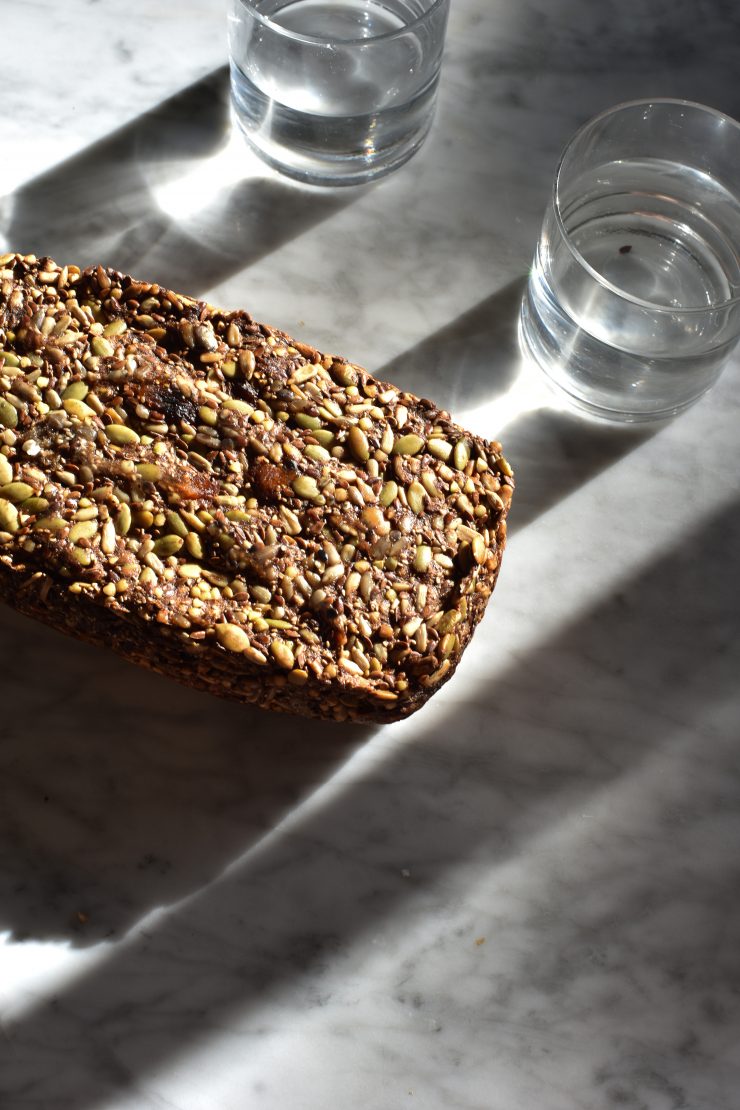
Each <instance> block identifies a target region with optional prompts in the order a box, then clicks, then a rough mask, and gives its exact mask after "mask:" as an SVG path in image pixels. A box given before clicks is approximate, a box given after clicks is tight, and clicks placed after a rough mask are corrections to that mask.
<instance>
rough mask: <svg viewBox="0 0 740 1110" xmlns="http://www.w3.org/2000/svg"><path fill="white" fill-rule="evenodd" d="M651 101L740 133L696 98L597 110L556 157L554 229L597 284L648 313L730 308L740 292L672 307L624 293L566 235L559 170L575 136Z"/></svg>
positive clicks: (736, 125)
mask: <svg viewBox="0 0 740 1110" xmlns="http://www.w3.org/2000/svg"><path fill="white" fill-rule="evenodd" d="M653 104H668V105H672V106H673V107H681V108H697V109H698V110H699V111H700V112H702V113H704V114H705V115H708V116H715V117H716V118H717V119H719V120H722V122H723V123H727V124H729V125H730V126H731V127H733V128H734V129H735V131H737V132H738V134H739V135H740V123H739V122H738V121H737V120H736V119H733V117H732V116H728V115H727V114H726V113H725V112H720V111H719V109H718V108H710V107H709V106H708V105H706V104H700V103H699V102H698V101H697V100H681V99H679V98H677V97H671V96H652V97H645V98H643V99H640V100H624V101H622V102H621V103H619V104H614V105H613V106H612V107H611V108H605V109H604V111H603V112H599V113H598V114H597V115H595V116H593V117H592V118H591V119H589V120H586V122H585V123H583V124H581V126H580V127H579V128H578V129H577V130H576V131H575V132H574V134H573V135H572V136H571V137H570V139H569V140H568V142H567V143H566V144H565V147H564V148H563V152H562V154H561V155H560V158H559V160H558V167H557V170H556V171H555V180H554V181H553V186H552V207H553V211H554V213H555V221H556V223H557V226H558V229H559V231H560V234H561V235H562V237H563V241H564V243H565V245H566V246H567V248H568V250H569V251H570V252H571V254H572V255H573V257H574V258H575V260H576V262H577V263H578V264H579V265H580V266H582V267H583V269H584V270H586V271H587V272H588V273H589V274H590V275H591V277H593V278H594V280H595V281H596V282H597V283H598V284H599V285H601V286H603V288H604V289H607V290H608V291H609V292H610V293H614V294H615V295H616V296H618V297H620V298H621V299H622V300H623V301H627V302H628V303H629V304H633V305H636V306H637V307H638V308H645V309H649V310H650V311H651V312H655V313H664V312H671V313H673V314H676V313H679V314H681V315H687V314H689V313H700V312H720V311H722V310H723V309H727V308H732V307H733V305H737V304H740V291H738V292H737V293H736V294H735V296H734V297H728V298H727V299H726V300H724V301H718V302H717V303H716V304H705V305H694V306H691V307H688V308H676V307H675V305H666V304H657V303H656V302H655V301H646V300H643V299H642V298H641V297H635V296H634V295H633V294H632V293H627V292H626V291H625V290H624V289H620V288H619V286H618V285H615V284H614V283H613V282H611V281H609V279H608V278H605V277H604V276H603V274H600V273H599V272H598V270H595V269H594V268H593V266H591V264H590V263H588V262H587V261H586V259H585V258H584V257H583V255H582V254H581V252H580V251H579V250H578V248H577V247H576V246H575V245H574V243H573V242H572V240H571V237H570V234H569V233H568V231H567V229H566V227H565V224H564V223H563V219H562V216H561V215H560V200H559V185H560V177H561V173H562V171H563V167H564V163H565V159H566V158H567V156H568V154H569V153H570V151H571V149H572V147H573V146H574V145H575V143H576V142H577V141H578V139H580V138H581V136H582V135H584V134H585V133H586V132H587V131H589V130H590V129H591V128H592V127H594V125H595V124H597V123H600V122H601V121H602V120H605V119H607V118H608V117H609V116H615V115H616V114H617V113H618V112H622V111H624V110H625V109H626V108H646V107H648V106H652V105H653Z"/></svg>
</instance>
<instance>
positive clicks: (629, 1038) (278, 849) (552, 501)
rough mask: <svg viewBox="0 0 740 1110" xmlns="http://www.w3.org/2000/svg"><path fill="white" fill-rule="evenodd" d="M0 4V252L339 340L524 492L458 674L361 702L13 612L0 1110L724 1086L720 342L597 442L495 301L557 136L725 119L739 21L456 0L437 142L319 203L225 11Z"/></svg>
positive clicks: (738, 406)
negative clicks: (222, 683) (632, 123)
mask: <svg viewBox="0 0 740 1110" xmlns="http://www.w3.org/2000/svg"><path fill="white" fill-rule="evenodd" d="M3 29H4V31H5V33H6V34H5V39H6V41H7V42H8V43H11V44H12V46H13V49H12V50H11V51H10V55H9V57H8V58H7V59H6V63H5V67H4V71H3V72H4V85H3V90H4V91H3V111H2V114H1V115H0V134H2V138H3V152H4V170H3V176H2V179H1V183H0V241H1V242H2V243H3V244H7V245H10V246H13V247H14V248H21V249H24V250H27V251H35V252H37V253H39V254H41V253H51V254H52V255H54V256H56V257H57V258H58V259H60V260H62V259H64V260H68V261H78V262H81V263H88V262H91V261H93V260H96V261H97V260H100V259H102V260H103V261H105V262H107V263H110V264H113V265H116V266H119V267H121V268H124V269H127V270H130V271H133V272H135V273H140V274H142V275H144V276H152V277H156V278H157V279H158V280H160V281H162V282H166V283H171V284H173V285H175V286H177V287H179V288H181V289H183V290H184V291H190V292H193V293H197V294H200V295H203V296H207V297H208V298H209V299H210V300H212V301H214V302H218V303H222V304H225V305H234V306H237V305H239V306H245V307H248V308H250V309H251V311H253V312H254V314H255V315H256V316H258V317H259V318H261V319H265V320H268V321H270V322H271V323H274V324H276V325H278V326H281V327H284V328H286V329H287V330H289V331H291V332H293V333H294V334H298V335H301V336H303V337H304V338H307V339H310V340H312V341H314V342H315V343H317V344H318V345H319V346H322V347H323V348H325V349H329V350H335V351H341V352H343V353H346V354H348V355H350V356H351V357H353V358H355V359H357V360H358V361H361V362H364V363H365V364H366V365H368V366H369V367H370V368H372V369H373V370H374V371H376V372H378V373H379V374H381V375H382V376H385V377H387V378H389V379H392V380H394V381H397V382H399V383H401V384H403V385H404V386H406V387H407V388H411V389H413V390H415V391H416V392H420V393H425V394H428V395H430V396H432V397H434V398H435V400H437V401H439V402H441V403H442V404H444V405H446V406H448V407H449V408H450V409H451V410H452V411H453V412H454V413H455V415H456V416H457V417H458V418H460V419H463V420H464V421H465V422H467V423H468V425H469V426H470V427H471V428H474V429H475V430H476V431H478V432H481V433H483V434H487V435H490V436H492V437H497V436H499V435H500V436H501V438H502V439H503V440H504V442H505V444H506V448H507V455H508V456H509V457H510V458H511V459H512V461H513V463H514V465H515V467H516V470H517V476H518V490H517V495H516V499H515V509H514V511H513V513H512V518H511V540H510V547H509V551H508V553H507V556H506V558H505V561H504V569H503V572H502V576H501V581H500V583H499V586H498V587H497V590H496V594H495V596H494V600H493V602H492V605H491V608H490V610H489V612H488V614H487V616H486V618H485V620H484V622H483V624H482V625H481V627H480V629H479V630H478V632H477V633H476V636H475V639H474V642H473V644H472V645H471V647H470V649H469V651H468V653H467V655H466V657H465V659H464V661H463V664H462V665H461V667H460V670H459V672H458V674H457V675H456V676H455V679H454V681H453V682H452V683H451V684H450V685H448V686H447V687H445V689H444V691H443V692H442V693H441V694H440V695H439V697H438V698H435V699H433V701H432V702H431V703H430V704H429V705H428V706H427V707H426V708H425V709H424V710H423V711H422V712H421V713H419V714H418V715H416V716H414V717H413V718H411V719H410V720H409V721H407V722H405V723H403V724H401V725H397V726H391V727H387V728H385V729H377V728H369V727H367V728H358V727H354V728H352V727H344V726H338V725H337V726H331V725H327V724H325V723H321V722H305V721H299V720H296V719H294V718H291V717H279V716H270V715H267V714H265V713H263V712H260V711H257V710H250V709H245V708H244V707H241V706H235V705H231V704H229V703H225V702H219V701H215V700H213V699H210V698H208V697H206V696H205V695H202V694H198V693H195V692H192V691H188V690H186V689H184V688H181V687H179V686H178V685H176V684H174V683H171V682H167V681H165V680H163V679H160V678H158V677H156V676H153V675H148V674H146V673H143V672H140V671H138V670H137V669H135V668H133V667H131V666H130V665H128V664H126V663H123V662H121V661H120V660H118V659H116V657H115V656H113V655H109V654H105V653H102V652H96V651H94V650H92V649H91V648H89V647H87V646H85V645H81V644H76V643H73V642H69V641H66V640H64V639H63V638H62V637H60V636H58V635H57V634H55V633H53V632H51V631H49V630H47V629H44V628H43V627H41V626H37V625H34V624H32V623H30V622H28V621H26V620H24V619H22V618H20V617H19V616H16V615H14V614H13V613H10V612H3V613H2V614H1V615H0V704H1V705H2V713H0V940H2V943H1V944H0V1107H2V1108H3V1110H5V1108H6V1107H7V1108H8V1110H16V1108H17V1110H23V1108H25V1107H28V1108H31V1107H33V1108H39V1107H43V1108H44V1110H47V1108H48V1110H149V1108H151V1110H155V1108H156V1110H163V1108H165V1107H166V1108H168V1110H251V1108H252V1107H254V1108H259V1110H285V1108H288V1107H289V1108H290V1110H326V1108H327V1107H345V1106H346V1107H353V1108H358V1110H400V1108H407V1107H413V1106H417V1107H423V1108H424V1110H450V1108H454V1110H530V1108H536V1110H736V1107H737V1105H738V1091H740V947H739V946H738V943H737V938H738V930H739V929H740V893H739V892H740V881H739V880H740V874H739V872H740V864H739V863H738V859H740V855H739V854H738V846H739V845H740V817H739V816H738V814H739V813H740V806H739V805H738V801H739V800H740V799H739V794H740V748H739V746H738V745H739V744H740V688H739V687H738V680H737V676H738V673H740V646H739V645H740V636H739V635H738V632H739V626H740V592H739V591H738V588H737V566H738V558H737V551H738V549H739V548H740V480H739V477H738V475H739V466H738V448H737V441H738V439H737V429H738V423H739V420H740V385H739V384H738V373H739V371H740V359H738V357H735V358H734V359H733V361H732V362H731V364H730V366H729V367H728V369H727V371H726V372H725V374H724V376H723V378H722V380H721V382H720V383H719V385H718V386H717V387H716V388H715V390H714V391H713V392H712V393H711V394H710V395H709V396H708V397H706V398H705V399H704V400H703V401H701V402H700V403H699V404H698V405H697V406H695V407H694V408H693V409H691V410H690V411H689V412H687V413H686V414H684V415H683V416H681V417H680V418H679V419H677V420H675V421H673V422H670V423H668V424H665V425H661V426H653V427H647V428H642V429H636V430H635V429H632V430H630V429H621V428H612V427H608V426H606V425H601V424H595V423H591V422H588V421H586V420H584V419H582V418H581V417H580V416H577V415H575V414H573V413H571V412H569V411H568V410H567V409H565V408H564V407H563V406H562V404H560V403H559V401H558V400H557V398H555V397H554V396H553V395H552V394H550V392H549V391H548V390H547V389H546V388H545V387H544V386H543V384H542V382H541V380H540V378H539V377H538V375H537V374H536V373H535V372H534V371H533V370H532V369H531V368H530V367H528V366H526V365H523V363H522V360H521V358H520V356H519V353H518V348H517V343H516V328H515V324H516V312H517V307H518V302H519V298H520V296H521V291H522V287H523V281H524V277H525V274H526V271H527V268H528V265H529V261H530V256H531V252H532V249H533V246H534V243H535V241H536V238H537V234H538V230H539V223H540V219H541V215H542V211H543V208H544V205H545V202H546V199H547V195H548V191H549V188H550V182H551V179H552V173H553V171H554V168H555V165H556V162H557V156H558V151H559V150H560V148H561V147H562V144H563V142H564V141H565V140H566V139H567V138H568V136H569V135H570V134H571V133H572V131H573V130H574V128H575V127H576V126H578V124H579V123H581V122H582V121H583V120H585V119H586V118H587V117H588V116H589V115H591V114H593V113H594V112H596V111H598V110H599V109H601V108H603V107H606V106H608V105H609V104H612V103H615V102H616V101H619V100H624V99H631V98H634V97H639V96H645V95H668V96H685V97H686V98H688V99H695V100H700V101H704V102H706V103H709V104H712V105H714V106H715V107H717V108H720V109H723V110H725V111H727V112H730V113H731V114H734V115H736V116H737V115H740V94H739V93H738V86H737V80H736V73H737V68H738V63H739V62H740V46H738V42H739V41H740V40H739V39H738V32H739V31H740V13H739V11H738V9H737V7H736V6H735V5H734V4H731V3H729V2H725V0H705V2H704V3H702V4H701V5H699V6H698V7H697V6H696V5H695V4H690V3H688V2H679V3H676V2H675V0H674V2H672V3H668V0H655V2H654V3H652V4H651V5H649V6H648V7H647V8H646V7H645V6H644V5H638V4H637V3H636V2H633V0H627V2H623V3H620V4H617V3H616V2H614V0H607V2H604V3H601V4H599V5H594V4H591V3H588V2H587V0H557V2H556V3H552V4H544V3H542V2H540V0H523V2H521V0H494V2H491V3H488V2H486V0H455V3H454V4H453V10H452V15H451V19H450V27H449V34H448V49H447V55H446V61H445V66H444V71H443V79H442V86H441V91H440V103H439V111H438V118H437V121H436V123H435V126H434V129H433V131H432V134H431V136H430V138H429V141H428V142H427V144H426V145H425V146H424V147H423V149H422V150H421V152H420V153H419V154H418V155H417V157H416V158H415V159H413V161H412V162H411V163H409V164H408V166H407V167H405V168H404V169H402V170H401V171H399V172H398V173H397V174H395V175H394V176H392V177H390V178H388V179H386V180H384V181H382V182H379V183H377V184H376V185H374V186H370V187H365V188H361V189H353V190H347V191H342V190H336V191H324V192H322V191H320V190H313V189H304V188H301V187H299V186H295V185H293V184H291V183H289V182H287V181H285V180H283V179H280V178H279V177H278V176H277V175H275V174H273V173H272V172H271V171H268V170H267V169H265V168H264V167H263V166H262V165H261V164H260V163H259V162H257V160H256V159H255V158H254V157H253V156H252V155H251V154H249V153H248V152H247V151H246V150H245V149H244V147H243V146H242V145H241V142H240V141H239V140H238V139H236V138H235V137H234V136H233V135H232V133H231V130H230V122H229V114H228V82H227V75H226V69H225V61H226V59H225V35H224V4H223V3H222V2H221V0H207V2H205V3H204V2H199V3H195V2H186V3H181V4H178V5H177V11H176V12H175V11H174V9H172V8H171V7H168V6H166V5H165V6H163V5H144V6H139V7H138V8H137V9H136V11H135V12H134V11H133V9H132V8H131V6H130V5H129V4H123V3H122V0H105V3H103V2H97V0H68V2H67V3H66V4H64V5H57V4H54V3H52V0H26V2H25V3H24V4H22V5H21V4H17V5H14V6H12V7H11V8H9V9H8V10H7V11H5V12H4V13H3Z"/></svg>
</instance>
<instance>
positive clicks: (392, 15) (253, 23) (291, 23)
mask: <svg viewBox="0 0 740 1110" xmlns="http://www.w3.org/2000/svg"><path fill="white" fill-rule="evenodd" d="M448 9H449V0H231V11H230V16H229V52H230V57H231V90H232V103H233V106H234V111H235V115H236V119H237V121H238V123H239V125H240V127H241V129H242V131H243V132H244V134H245V136H246V138H247V141H248V142H249V144H250V146H252V148H253V149H254V150H255V151H256V152H257V154H259V155H260V156H261V157H262V158H263V159H264V160H265V161H266V162H268V163H269V164H270V165H271V166H273V167H274V168H275V169H278V170H280V171H282V172H283V173H285V174H288V175H289V176H290V177H294V178H298V179H299V180H302V181H307V182H310V183H313V184H319V185H355V184H359V183H361V182H364V181H369V180H370V179H372V178H375V177H379V176H381V175H382V174H386V173H389V172H390V171H391V170H393V169H395V168H396V167H398V166H400V165H402V164H403V163H404V162H405V161H407V159H409V158H410V157H411V155H412V154H413V153H414V152H415V151H416V150H418V148H419V146H420V145H421V143H422V142H423V140H424V138H425V137H426V135H427V133H428V131H429V128H430V126H431V123H432V118H433V115H434V107H435V100H436V95H437V85H438V82H439V72H440V65H441V61H442V48H443V45H444V36H445V28H446V25H447V14H448Z"/></svg>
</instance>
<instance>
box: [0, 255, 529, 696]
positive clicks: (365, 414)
mask: <svg viewBox="0 0 740 1110" xmlns="http://www.w3.org/2000/svg"><path fill="white" fill-rule="evenodd" d="M512 489H513V480H512V473H511V469H510V467H509V465H508V463H507V462H506V460H505V459H504V457H503V456H502V454H501V447H500V445H499V444H497V443H490V442H487V441H485V440H483V439H481V438H479V437H476V436H473V435H471V434H469V433H465V432H463V431H462V429H460V428H459V427H458V426H457V425H455V424H454V423H453V421H452V419H451V417H450V416H449V414H448V413H447V412H444V411H442V410H440V409H438V408H437V407H436V406H435V405H433V404H432V403H431V402H430V401H427V400H423V399H419V398H417V397H415V396H413V395H412V394H409V393H405V392H403V391H402V390H400V389H398V388H396V387H394V386H392V385H388V384H385V383H382V382H379V381H377V380H376V379H374V378H373V377H372V376H371V375H370V374H369V373H368V372H367V371H365V370H363V369H362V368H360V367H357V366H355V365H354V364H352V363H350V362H347V361H346V360H345V359H343V358H337V357H333V356H330V355H324V354H321V353H320V352H318V351H317V350H315V349H314V348H313V347H310V346H307V345H305V344H302V343H299V342H297V341H295V340H292V339H290V338H289V337H288V336H286V335H284V334H283V333H281V332H279V331H277V330H275V329H272V328H270V327H267V326H266V325H263V324H258V323H256V322H255V321H254V320H253V319H252V317H251V316H250V315H249V314H248V313H246V312H242V311H234V312H229V311H221V310H218V309H215V308H213V307H212V306H210V305H208V304H206V303H204V302H202V301H196V300H193V299H191V298H188V297H184V296H181V295H179V294H176V293H174V292H171V291H169V290H166V289H163V288H161V287H159V286H158V285H156V284H151V283H147V282H144V281H137V280H135V279H133V278H130V277H125V276H123V275H121V274H119V273H118V272H116V271H113V270H106V269H103V268H102V267H100V266H99V267H96V268H91V269H89V270H86V271H83V272H81V271H80V270H79V269H78V268H76V267H74V266H58V265H57V264H55V263H54V262H52V261H51V260H50V259H48V258H44V259H36V258H35V257H34V256H21V255H8V254H6V255H3V256H0V566H2V567H4V568H5V571H6V572H10V573H12V574H14V575H16V576H17V577H18V579H19V580H20V579H22V580H23V581H24V582H29V581H34V582H36V583H37V584H38V588H39V590H41V591H42V592H43V591H44V590H49V589H51V588H52V587H53V588H54V589H55V590H58V589H60V588H62V589H64V590H65V591H66V592H67V593H71V594H78V595H79V594H81V595H83V597H84V599H85V600H87V601H93V602H95V603H96V604H98V605H100V606H103V607H105V608H106V609H108V610H109V611H110V612H111V613H117V614H119V615H120V616H121V617H122V618H123V619H125V620H129V621H130V620H131V619H132V617H136V618H138V619H139V620H140V621H144V622H155V623H156V624H157V625H158V626H160V627H161V628H166V629H167V630H168V632H169V633H171V634H172V635H173V636H176V637H178V638H179V639H180V640H181V641H182V642H183V643H184V644H185V645H186V646H187V647H188V649H189V650H191V651H192V653H193V656H194V658H198V657H199V653H200V655H202V654H203V652H206V651H207V652H210V653H211V656H212V657H213V658H215V659H218V660H219V661H223V660H225V659H228V660H229V662H230V664H232V665H234V666H235V667H236V670H237V673H238V671H239V668H241V669H242V671H243V673H244V674H245V675H249V674H255V675H262V676H265V675H271V676H274V677H275V679H276V681H277V679H278V677H279V679H280V681H282V682H283V683H285V682H287V683H288V684H290V685H291V686H294V687H299V686H306V685H311V684H313V685H314V686H316V685H317V684H318V687H319V688H320V686H321V684H322V683H324V684H331V685H332V688H336V687H340V688H342V689H346V690H347V691H355V692H356V691H362V692H363V695H364V696H366V698H367V699H369V702H370V703H371V704H377V706H378V708H379V709H380V710H383V709H385V708H387V710H388V711H389V713H394V714H395V715H398V714H400V715H403V712H404V706H407V707H408V710H409V711H410V709H411V708H415V707H416V706H417V705H418V704H420V703H421V701H423V700H425V697H426V696H428V694H429V693H431V692H432V691H433V689H434V688H435V687H436V686H437V685H438V684H439V683H440V682H441V681H442V680H443V679H444V678H445V677H447V675H448V672H449V671H450V670H451V669H454V665H455V663H456V662H457V659H458V658H459V654H460V652H461V650H462V647H463V646H464V641H466V640H467V638H469V635H470V633H471V632H472V628H473V625H474V623H475V621H476V620H477V619H478V618H479V616H480V614H481V612H482V608H483V606H484V605H485V599H486V598H487V596H488V594H489V593H490V591H491V589H492V588H493V583H494V581H495V576H496V573H497V570H498V566H499V562H500V558H501V551H502V548H503V545H504V542H505V518H506V513H507V509H508V505H509V500H510V497H511V493H512ZM481 603H482V604H481Z"/></svg>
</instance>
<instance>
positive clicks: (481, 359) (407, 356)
mask: <svg viewBox="0 0 740 1110" xmlns="http://www.w3.org/2000/svg"><path fill="white" fill-rule="evenodd" d="M524 286H525V278H517V279H516V280H515V281H512V282H509V283H508V284H507V285H505V286H503V287H502V288H501V289H497V290H496V292H495V293H492V294H491V295H490V296H489V297H486V298H485V299H484V300H482V301H480V302H479V303H478V304H476V305H474V306H473V308H471V309H469V310H468V311H467V312H464V313H462V314H461V315H460V316H457V317H455V319H454V320H451V321H450V322H449V323H448V324H445V325H444V327H442V328H439V329H438V330H437V331H434V332H432V334H431V335H429V336H427V337H426V338H425V339H423V340H422V341H421V342H420V343H417V344H416V346H414V347H412V348H411V349H410V350H407V351H404V352H403V353H402V354H400V355H398V356H397V357H396V358H394V359H392V360H391V361H390V362H387V363H386V364H385V365H384V366H381V367H379V368H378V369H377V370H373V373H374V374H375V376H376V377H378V378H380V379H381V380H383V381H390V382H393V383H394V384H395V385H398V386H400V387H401V388H403V389H408V390H410V391H411V392H412V393H415V394H416V395H417V396H421V397H429V396H431V397H433V399H434V403H435V404H436V405H439V406H440V407H441V408H444V409H447V410H448V412H452V413H453V414H454V413H459V412H460V411H461V410H463V409H470V408H472V407H474V406H477V405H480V404H483V403H485V402H486V401H490V400H492V399H493V398H495V397H499V396H501V395H502V394H503V393H505V392H506V390H507V389H509V388H510V387H511V386H512V385H513V384H514V382H515V381H516V378H517V376H518V374H519V371H520V357H519V350H518V346H517V335H516V328H517V319H518V315H519V305H520V304H521V299H522V293H523V292H524ZM495 434H496V430H495V429H491V430H490V432H489V436H488V438H494V437H495Z"/></svg>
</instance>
